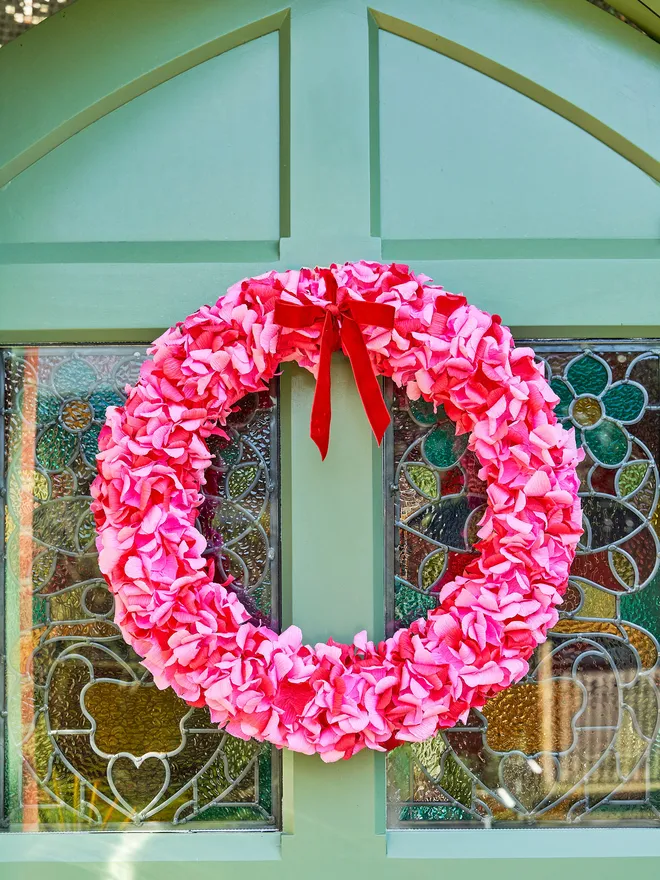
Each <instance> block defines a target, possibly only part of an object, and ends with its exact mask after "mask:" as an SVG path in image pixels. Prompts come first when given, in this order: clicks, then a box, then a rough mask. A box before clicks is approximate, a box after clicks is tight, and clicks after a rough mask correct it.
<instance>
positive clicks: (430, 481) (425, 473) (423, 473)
mask: <svg viewBox="0 0 660 880" xmlns="http://www.w3.org/2000/svg"><path fill="white" fill-rule="evenodd" d="M406 473H407V476H408V480H409V481H410V482H411V483H412V485H413V486H414V488H415V489H419V491H420V492H423V493H424V495H426V496H427V497H428V498H438V497H439V495H440V488H439V486H438V477H437V474H435V473H433V471H432V470H431V468H430V467H427V466H426V465H425V464H409V465H408V467H407V468H406Z"/></svg>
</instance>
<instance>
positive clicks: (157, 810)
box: [0, 346, 280, 831]
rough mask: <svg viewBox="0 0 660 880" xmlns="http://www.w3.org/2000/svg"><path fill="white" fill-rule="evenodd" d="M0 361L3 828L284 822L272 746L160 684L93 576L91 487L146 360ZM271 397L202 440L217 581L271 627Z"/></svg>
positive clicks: (274, 600) (25, 357) (12, 357)
mask: <svg viewBox="0 0 660 880" xmlns="http://www.w3.org/2000/svg"><path fill="white" fill-rule="evenodd" d="M2 354H3V359H2V364H3V367H4V381H3V382H2V383H1V384H0V388H4V420H0V441H1V442H0V451H1V452H2V453H3V454H4V468H3V470H2V471H0V474H2V473H3V472H4V475H5V481H4V485H5V487H6V492H5V504H4V505H2V508H0V509H1V510H2V513H0V516H2V517H4V532H5V535H6V539H5V551H6V552H5V561H4V567H2V566H0V572H3V573H4V591H3V590H0V597H2V598H3V599H4V628H3V637H4V642H5V645H4V653H5V657H6V661H7V662H6V678H5V681H4V682H3V685H4V688H5V693H4V699H3V703H4V707H5V712H3V713H1V714H0V724H2V720H3V716H4V722H5V723H4V731H3V746H4V749H3V751H4V754H5V760H4V765H3V766H2V768H1V771H0V772H1V773H2V777H4V780H3V778H2V777H0V782H3V781H4V786H3V788H4V793H3V798H2V805H3V812H2V818H3V826H4V828H5V829H9V830H16V831H18V830H28V831H34V830H86V829H90V830H93V829H99V830H117V829H121V828H126V827H137V826H141V827H143V828H148V829H151V828H167V829H173V828H175V829H176V828H182V829H186V828H191V827H192V828H205V827H213V828H217V827H227V828H233V827H237V826H238V827H245V826H247V827H261V828H269V827H277V824H278V804H279V773H280V769H279V768H280V764H279V753H278V752H277V751H276V750H275V749H271V748H270V747H268V746H261V745H259V744H257V743H253V742H243V741H242V740H237V739H233V738H232V737H230V736H227V735H226V734H225V733H223V732H222V731H219V730H218V729H217V727H215V726H214V725H213V724H212V723H211V722H210V719H209V715H208V712H207V711H206V710H202V709H191V708H190V707H188V706H187V705H186V704H185V703H184V702H183V701H182V700H180V699H179V698H178V697H177V696H176V695H175V694H174V692H173V691H171V690H167V691H159V690H158V689H157V688H156V687H155V686H154V684H153V682H152V680H151V676H150V675H149V674H148V673H147V672H146V670H145V669H144V668H143V667H142V666H141V665H140V664H139V662H138V659H137V657H136V655H135V654H134V653H133V651H132V650H131V649H130V648H129V647H128V646H127V645H126V643H125V642H124V640H123V639H122V637H121V635H120V633H119V631H118V628H117V627H116V626H115V624H114V622H113V599H112V596H111V594H110V593H109V591H108V590H107V588H106V585H105V582H104V581H103V579H102V578H101V575H100V572H99V569H98V564H97V554H96V548H95V528H94V522H93V518H92V515H91V513H90V510H89V504H90V500H91V499H90V496H89V487H90V483H91V481H92V479H93V478H94V476H95V473H96V469H95V459H94V456H95V454H96V451H97V443H98V435H99V430H100V428H101V425H102V423H103V419H104V414H105V410H106V407H107V406H108V405H116V404H121V403H122V401H123V399H124V389H125V387H126V385H127V384H128V383H133V382H134V381H135V379H136V378H137V372H138V369H139V365H140V362H141V361H142V360H143V359H144V357H145V352H144V351H137V350H136V349H135V348H133V347H129V346H113V347H93V348H92V347H90V348H80V347H68V348H50V347H42V348H22V349H18V348H14V349H7V350H5V351H4V352H2ZM274 392H275V389H274V388H273V389H271V391H267V392H263V393H261V394H254V395H250V396H248V397H246V398H244V399H243V401H242V402H241V404H240V406H239V407H238V408H237V411H236V412H235V413H234V414H233V415H232V417H231V421H230V439H229V440H222V441H220V440H215V441H213V442H211V443H210V444H209V445H210V447H211V451H212V452H213V453H214V455H215V458H214V460H213V463H212V465H211V467H210V468H209V470H208V472H207V485H206V487H205V494H206V499H205V502H204V504H203V506H202V508H201V509H200V512H199V523H200V528H201V529H202V531H203V532H204V534H205V536H206V538H207V540H208V549H207V553H208V555H210V556H213V558H214V560H215V565H216V570H217V571H218V577H223V574H224V573H231V574H233V575H234V576H235V577H236V580H237V584H238V588H237V589H238V590H239V591H240V595H241V599H242V600H243V601H244V603H245V604H246V605H247V606H248V607H249V608H250V610H251V612H252V613H253V615H254V616H255V618H256V619H258V620H259V621H260V622H267V623H270V624H271V625H274V626H276V625H277V623H278V592H277V591H278V584H277V573H278V570H279V560H278V524H277V516H278V503H279V501H278V499H279V492H278V482H277V481H278V472H277V466H278V431H277V421H276V417H277V409H276V396H275V393H274ZM0 412H1V410H0ZM3 434H4V437H3ZM221 536H222V537H221ZM223 579H224V577H223Z"/></svg>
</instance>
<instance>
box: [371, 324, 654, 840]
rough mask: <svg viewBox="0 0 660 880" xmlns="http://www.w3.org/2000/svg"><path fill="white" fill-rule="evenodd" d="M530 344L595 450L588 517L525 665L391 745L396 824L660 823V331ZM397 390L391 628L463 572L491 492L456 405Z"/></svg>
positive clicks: (587, 484) (391, 459)
mask: <svg viewBox="0 0 660 880" xmlns="http://www.w3.org/2000/svg"><path fill="white" fill-rule="evenodd" d="M530 344H531V345H532V346H533V347H534V348H535V350H536V352H537V354H538V356H539V358H540V359H541V360H543V361H544V363H545V369H546V371H547V376H548V379H550V380H551V382H552V386H553V388H554V390H555V392H556V393H557V395H558V396H559V399H560V400H559V403H558V405H557V408H556V412H557V414H558V416H559V417H560V418H561V420H562V421H563V422H564V423H565V424H566V426H567V427H573V428H575V430H576V434H577V437H578V442H579V443H580V444H581V445H582V446H583V447H584V449H585V460H584V462H583V463H582V465H581V467H580V476H581V496H582V506H583V513H584V528H585V534H584V536H583V538H582V541H581V544H580V548H579V552H578V556H577V558H576V560H575V563H574V565H573V568H572V571H571V575H572V576H571V579H570V583H569V588H568V592H567V594H566V597H565V600H564V604H563V607H562V611H561V616H560V620H559V622H558V624H557V626H556V627H555V628H554V630H553V631H552V633H551V634H550V637H549V639H548V641H547V643H546V644H545V645H542V646H541V647H540V648H539V649H538V651H537V653H536V654H535V656H534V657H533V658H532V661H531V663H530V672H529V675H528V676H527V678H526V679H525V680H524V681H522V682H521V683H520V684H517V685H514V686H513V687H511V688H510V689H509V690H507V691H504V692H503V693H501V694H498V695H497V696H496V697H494V698H493V699H492V700H490V702H489V703H487V704H486V706H485V707H484V709H483V710H482V711H481V712H478V711H473V712H472V713H471V715H470V717H469V719H468V721H467V723H466V724H465V725H464V726H459V727H456V728H454V729H453V730H448V731H446V732H444V733H441V734H439V735H438V736H436V737H435V738H434V739H432V740H430V741H428V742H426V743H422V744H419V745H411V746H404V747H402V748H399V749H397V750H396V751H394V752H393V753H392V754H391V755H390V757H389V760H388V816H389V824H390V827H425V826H442V827H447V826H450V825H458V826H461V827H464V826H469V825H477V826H483V827H490V826H507V825H513V826H516V825H524V826H526V827H527V826H539V825H574V826H580V825H585V824H613V825H660V736H659V734H658V722H659V711H658V710H659V692H658V685H659V683H660V671H659V670H660V666H659V663H658V639H659V638H660V574H659V573H658V559H659V547H660V544H659V540H658V526H659V523H660V507H659V506H658V494H659V488H658V487H659V481H658V462H659V461H660V344H659V343H656V342H653V343H652V344H651V343H648V344H641V343H640V344H634V343H632V342H622V343H612V342H608V343H597V342H594V343H590V344H587V343H580V344H578V343H575V342H562V341H557V342H555V343H552V344H549V343H547V342H546V343H542V342H534V341H532V342H531V343H530ZM390 394H391V395H392V398H393V399H392V416H393V430H392V432H391V436H390V438H389V446H388V447H387V448H386V453H385V458H386V465H385V467H386V484H387V486H388V487H389V492H390V494H389V501H388V510H389V513H388V548H389V549H388V555H389V559H388V572H389V574H388V583H389V589H388V598H387V602H388V605H387V623H388V627H389V631H390V632H392V631H394V630H395V629H396V628H398V627H401V626H404V625H407V624H408V623H409V622H410V621H411V620H414V619H415V618H416V617H418V616H421V615H423V614H425V613H426V612H427V611H428V610H429V609H430V608H433V607H435V605H436V596H437V594H438V591H439V589H440V588H441V587H442V585H443V584H444V583H446V582H447V581H449V580H451V579H452V578H453V577H454V576H455V575H456V574H457V573H458V572H460V571H462V569H463V568H464V566H465V563H466V561H468V560H469V559H470V557H471V556H472V554H473V552H474V551H473V549H472V548H473V544H474V536H475V530H476V527H477V523H478V522H479V519H480V516H481V513H482V511H483V504H484V502H485V495H484V485H483V483H482V482H481V481H480V480H479V478H478V476H477V469H478V468H477V464H476V460H475V458H474V455H473V454H472V453H471V452H470V451H468V450H466V446H465V440H464V439H463V440H462V442H461V438H456V437H455V432H454V427H453V424H452V423H451V422H450V421H449V420H448V419H447V418H446V416H445V415H444V413H443V412H438V413H434V412H433V410H432V408H431V407H429V406H426V405H425V404H423V403H419V402H416V403H413V402H410V401H408V400H407V399H406V397H405V394H402V393H401V392H400V391H398V390H393V389H390Z"/></svg>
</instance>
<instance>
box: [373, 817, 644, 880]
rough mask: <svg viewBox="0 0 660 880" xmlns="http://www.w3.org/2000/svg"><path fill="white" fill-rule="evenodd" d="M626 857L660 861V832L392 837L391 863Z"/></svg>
mask: <svg viewBox="0 0 660 880" xmlns="http://www.w3.org/2000/svg"><path fill="white" fill-rule="evenodd" d="M622 853H625V854H626V858H633V859H643V858H657V857H658V856H660V833H659V832H658V829H657V828H502V829H497V830H494V829H491V830H488V831H485V830H483V829H474V830H461V829H456V830H450V829H447V830H444V831H435V830H433V831H431V830H426V831H388V833H387V856H388V858H391V859H415V860H417V859H434V860H443V859H462V860H471V859H498V860H499V859H505V860H506V861H509V860H511V859H529V858H534V859H539V860H540V859H594V858H616V857H617V856H621V855H622ZM582 870H584V868H582ZM591 876H593V877H596V876H598V875H597V874H596V873H594V874H592V875H591Z"/></svg>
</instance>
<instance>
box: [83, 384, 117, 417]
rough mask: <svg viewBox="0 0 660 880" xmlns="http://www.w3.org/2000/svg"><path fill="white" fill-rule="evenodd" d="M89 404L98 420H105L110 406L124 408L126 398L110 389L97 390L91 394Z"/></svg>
mask: <svg viewBox="0 0 660 880" xmlns="http://www.w3.org/2000/svg"><path fill="white" fill-rule="evenodd" d="M89 402H90V403H91V405H92V409H93V410H94V415H95V416H96V418H97V419H105V411H106V410H107V408H108V407H109V406H122V404H123V403H124V397H123V395H121V394H118V393H117V392H116V391H114V390H113V389H112V388H110V387H104V388H97V390H96V391H95V392H94V393H93V394H90V396H89Z"/></svg>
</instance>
